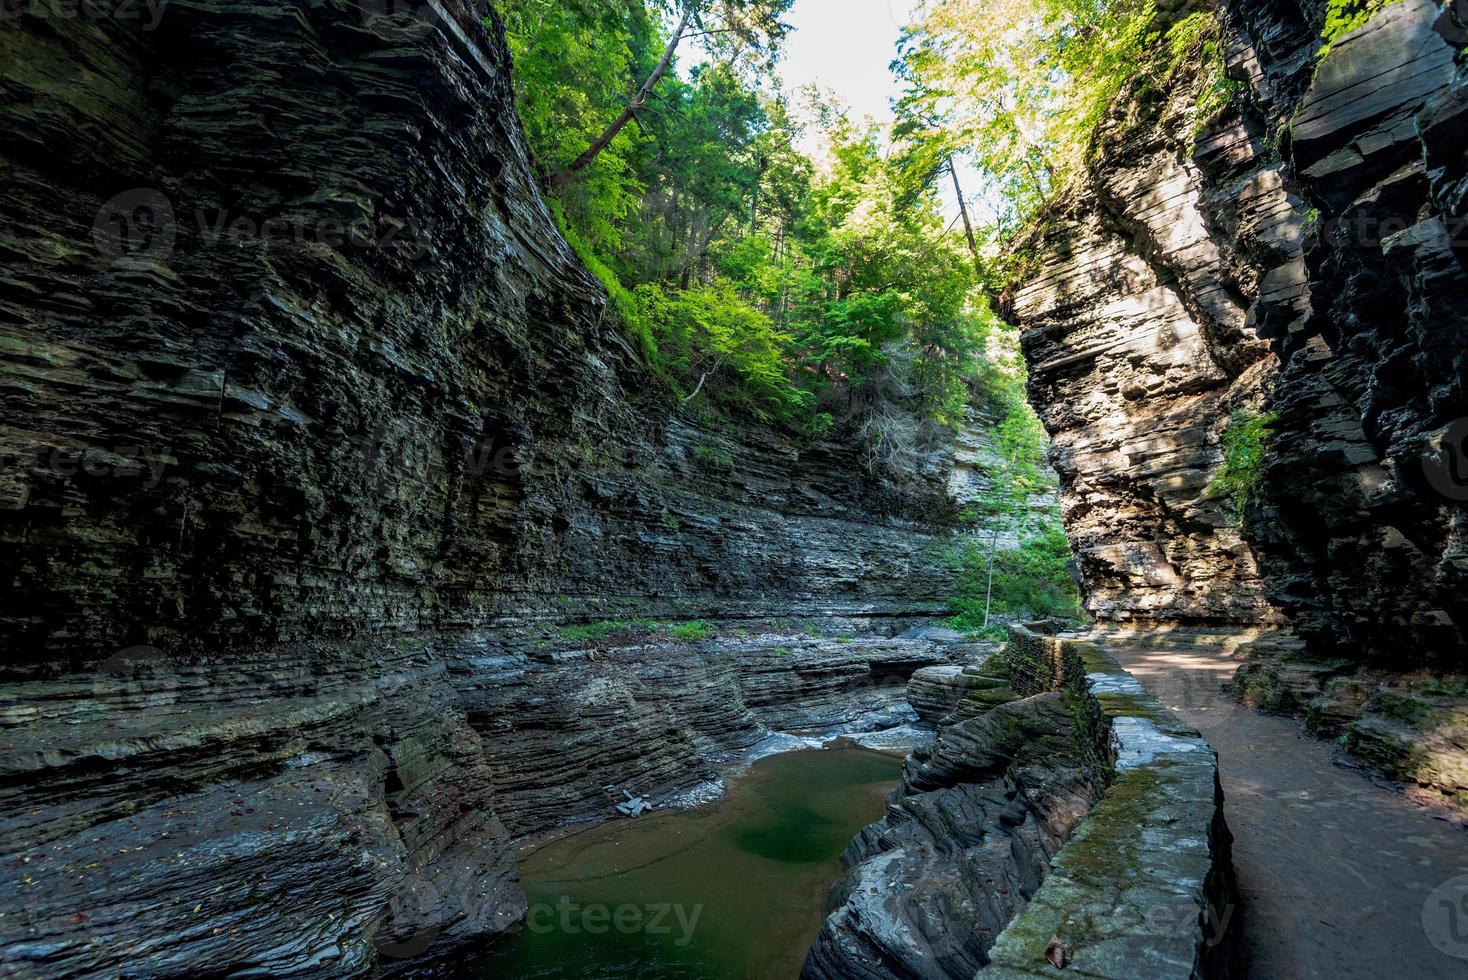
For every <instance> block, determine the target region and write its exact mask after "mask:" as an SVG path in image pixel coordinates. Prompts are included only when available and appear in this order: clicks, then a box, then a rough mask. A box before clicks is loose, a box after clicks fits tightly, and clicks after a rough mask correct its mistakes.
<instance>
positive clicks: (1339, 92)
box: [1012, 0, 1468, 794]
mask: <svg viewBox="0 0 1468 980" xmlns="http://www.w3.org/2000/svg"><path fill="white" fill-rule="evenodd" d="M1175 6H1176V7H1177V8H1178V9H1175V10H1173V11H1172V12H1171V13H1169V14H1165V15H1164V17H1163V22H1167V21H1168V20H1170V19H1175V18H1176V17H1178V16H1181V15H1183V14H1185V13H1187V12H1189V10H1191V9H1208V8H1207V7H1205V6H1203V5H1190V4H1182V5H1175ZM1379 6H1381V5H1379ZM1462 13H1463V10H1462V5H1461V4H1449V5H1447V8H1446V9H1440V8H1439V6H1438V5H1437V4H1436V3H1432V2H1428V0H1401V2H1397V3H1391V4H1386V5H1384V6H1382V9H1380V10H1378V11H1377V12H1376V13H1375V14H1374V15H1373V16H1372V17H1371V18H1370V19H1369V21H1368V22H1366V23H1365V24H1364V25H1363V26H1360V27H1359V28H1358V29H1356V30H1354V31H1352V32H1351V33H1349V34H1347V35H1346V36H1344V37H1341V38H1339V39H1337V40H1335V41H1334V43H1333V44H1331V45H1330V47H1329V49H1328V50H1322V48H1323V43H1324V42H1323V39H1322V36H1321V32H1322V25H1323V22H1324V19H1325V4H1324V3H1321V2H1307V3H1294V2H1283V0H1281V2H1273V0H1232V2H1227V3H1221V4H1219V5H1218V7H1217V8H1216V9H1215V10H1214V14H1215V16H1217V17H1218V18H1219V21H1220V23H1221V25H1222V38H1223V42H1222V49H1223V51H1224V61H1225V62H1226V64H1225V65H1223V66H1214V65H1213V64H1211V63H1209V62H1208V60H1207V58H1206V57H1205V58H1204V59H1203V61H1202V62H1201V63H1189V64H1185V65H1184V66H1183V67H1182V69H1181V70H1180V71H1179V72H1177V73H1175V74H1174V76H1173V77H1172V79H1171V80H1170V82H1169V84H1167V85H1164V86H1163V87H1162V88H1160V89H1159V88H1157V87H1155V86H1148V85H1146V84H1142V85H1139V86H1137V87H1136V89H1135V90H1134V91H1133V92H1132V93H1131V95H1130V96H1129V97H1127V98H1124V99H1123V100H1122V101H1121V102H1120V103H1118V104H1117V105H1116V106H1115V107H1114V111H1113V113H1112V115H1111V118H1110V119H1109V120H1108V121H1107V122H1106V124H1105V125H1104V126H1103V129H1102V132H1101V133H1100V139H1099V144H1098V145H1100V146H1103V147H1105V150H1104V153H1101V154H1099V155H1098V158H1097V159H1096V161H1095V162H1093V163H1092V164H1091V165H1090V167H1089V170H1088V172H1087V173H1086V174H1085V176H1084V179H1082V180H1081V181H1079V182H1078V183H1077V185H1075V186H1073V187H1072V188H1071V189H1070V190H1069V191H1068V192H1067V193H1066V194H1065V195H1064V196H1063V199H1062V200H1060V201H1059V202H1057V204H1056V206H1055V208H1054V209H1053V211H1052V213H1051V214H1049V215H1047V216H1046V218H1045V219H1044V220H1043V221H1042V222H1041V223H1040V225H1038V226H1037V228H1036V230H1035V232H1034V234H1033V236H1032V239H1031V241H1030V242H1028V243H1027V244H1028V245H1029V246H1030V247H1031V248H1032V250H1033V256H1034V260H1035V264H1034V268H1035V272H1034V274H1033V275H1032V276H1031V277H1030V278H1028V279H1027V280H1026V281H1025V282H1024V283H1023V285H1022V288H1020V289H1019V290H1017V292H1016V294H1015V296H1014V301H1013V307H1012V312H1013V315H1014V316H1015V318H1017V319H1018V321H1019V322H1020V323H1021V324H1022V326H1023V328H1024V348H1025V352H1026V355H1027V358H1028V361H1029V364H1030V368H1031V375H1032V381H1031V396H1032V401H1033V402H1034V403H1035V405H1036V407H1037V409H1038V410H1039V411H1040V414H1041V416H1042V417H1043V419H1044V421H1045V424H1046V426H1047V427H1048V429H1049V430H1050V431H1051V432H1052V434H1053V435H1054V438H1055V462H1056V466H1057V469H1058V470H1059V472H1060V474H1061V480H1062V500H1063V507H1064V510H1065V515H1066V520H1067V525H1068V528H1069V532H1070V535H1071V537H1072V540H1073V543H1074V545H1075V547H1076V549H1077V552H1078V557H1079V562H1080V565H1081V569H1082V574H1083V577H1084V579H1085V591H1086V594H1087V601H1088V605H1089V606H1090V608H1091V609H1092V611H1093V612H1094V613H1095V614H1096V615H1097V616H1098V617H1099V618H1100V619H1101V620H1102V621H1103V624H1112V625H1119V624H1160V625H1164V626H1167V627H1175V626H1193V627H1208V628H1218V627H1223V628H1227V629H1233V628H1255V627H1269V628H1273V627H1289V628H1290V630H1291V633H1290V634H1287V635H1288V636H1291V637H1295V638H1297V639H1277V640H1275V641H1273V642H1268V643H1264V644H1260V645H1258V646H1256V647H1255V648H1254V650H1253V652H1254V654H1255V662H1252V663H1251V664H1250V665H1249V666H1247V667H1246V668H1245V670H1244V671H1243V672H1242V673H1241V675H1240V682H1241V683H1240V694H1241V695H1242V696H1244V697H1245V699H1246V700H1249V701H1250V702H1251V703H1258V704H1261V705H1262V706H1265V707H1270V708H1277V709H1281V710H1298V711H1302V712H1304V711H1308V712H1309V713H1310V719H1311V723H1312V725H1314V726H1315V727H1316V728H1317V730H1319V731H1321V732H1323V733H1328V734H1336V733H1341V732H1343V733H1344V734H1345V735H1346V736H1347V739H1346V740H1347V743H1348V744H1350V745H1352V746H1353V747H1355V748H1357V749H1359V750H1361V751H1363V752H1364V753H1365V754H1366V755H1368V756H1369V757H1371V758H1373V759H1374V760H1375V761H1378V762H1380V763H1381V764H1382V765H1383V766H1384V767H1385V768H1386V769H1388V770H1389V771H1391V772H1393V774H1394V775H1398V776H1401V777H1403V778H1406V779H1409V780H1419V781H1421V782H1423V783H1425V784H1428V785H1431V786H1434V787H1436V788H1437V789H1441V790H1444V791H1446V792H1448V793H1450V794H1458V793H1461V792H1462V791H1463V790H1464V789H1468V772H1464V771H1463V767H1462V765H1461V763H1460V762H1459V763H1456V764H1454V763H1451V762H1450V761H1449V760H1451V759H1453V758H1457V759H1459V760H1461V758H1462V757H1463V753H1464V752H1465V750H1468V710H1465V704H1464V701H1463V698H1462V693H1463V690H1464V689H1463V687H1462V684H1461V673H1462V672H1463V671H1464V669H1465V668H1468V641H1465V636H1468V634H1465V630H1464V626H1465V624H1468V606H1465V604H1464V603H1465V599H1468V589H1465V581H1464V575H1465V573H1468V548H1465V546H1468V537H1465V534H1468V508H1465V501H1468V470H1465V469H1464V460H1465V458H1468V443H1465V438H1468V422H1465V418H1468V398H1465V392H1464V384H1465V379H1468V359H1465V349H1468V346H1465V345H1468V331H1465V322H1464V318H1465V311H1468V306H1465V304H1464V300H1465V298H1468V295H1465V292H1464V290H1465V289H1468V268H1465V266H1464V260H1465V257H1468V232H1465V226H1464V207H1465V200H1464V194H1465V187H1468V159H1465V148H1468V147H1465V137H1464V135H1463V129H1464V120H1465V118H1468V117H1465V116H1464V114H1463V110H1464V108H1465V85H1468V82H1465V79H1468V75H1465V69H1464V67H1463V66H1462V64H1461V61H1462V59H1461V58H1459V57H1458V54H1459V51H1460V50H1461V48H1462V47H1463V46H1464V44H1465V43H1468V30H1465V29H1464V27H1463V24H1462V23H1461V15H1462ZM1216 67H1221V68H1222V69H1223V70H1224V71H1225V72H1226V75H1227V78H1228V79H1229V80H1230V81H1229V82H1228V83H1227V84H1230V85H1231V86H1232V93H1231V95H1230V97H1229V101H1228V104H1227V107H1226V108H1224V109H1223V110H1222V111H1221V112H1219V113H1218V114H1216V115H1214V116H1213V117H1212V118H1208V119H1206V120H1204V119H1199V118H1198V112H1197V110H1196V106H1197V105H1198V103H1199V92H1200V86H1202V87H1207V86H1210V85H1212V84H1214V83H1215V81H1218V82H1222V79H1221V78H1218V77H1217V76H1216V75H1215V70H1216ZM1251 419H1254V420H1267V421H1268V422H1269V428H1270V429H1271V430H1272V433H1273V434H1272V437H1270V438H1269V439H1268V442H1267V451H1266V453H1265V454H1264V457H1263V463H1262V465H1261V466H1260V467H1258V469H1257V471H1256V473H1254V474H1253V476H1254V478H1255V479H1256V480H1257V482H1256V484H1255V487H1254V493H1253V496H1252V499H1251V501H1250V502H1249V505H1248V506H1247V507H1246V508H1245V509H1244V511H1243V513H1242V514H1240V513H1237V512H1235V510H1234V509H1233V508H1232V507H1231V506H1230V502H1229V501H1228V500H1227V499H1226V497H1225V493H1224V492H1223V489H1222V488H1221V487H1220V486H1219V485H1218V484H1217V483H1216V480H1217V478H1218V476H1219V474H1220V473H1221V472H1222V471H1223V467H1224V457H1225V452H1226V447H1227V442H1228V440H1227V434H1228V431H1229V428H1230V426H1231V425H1236V424H1244V423H1246V422H1248V421H1249V420H1251ZM1423 668H1426V669H1428V670H1430V671H1431V672H1432V673H1433V676H1434V677H1435V678H1436V679H1435V680H1424V681H1423V683H1422V684H1420V685H1419V684H1417V682H1415V681H1412V680H1411V679H1410V678H1408V679H1406V680H1403V676H1404V675H1406V674H1409V673H1410V672H1412V671H1415V670H1419V669H1423ZM1424 757H1426V758H1427V759H1428V761H1426V762H1424V761H1423V759H1424ZM1433 759H1435V760H1437V761H1431V760H1433Z"/></svg>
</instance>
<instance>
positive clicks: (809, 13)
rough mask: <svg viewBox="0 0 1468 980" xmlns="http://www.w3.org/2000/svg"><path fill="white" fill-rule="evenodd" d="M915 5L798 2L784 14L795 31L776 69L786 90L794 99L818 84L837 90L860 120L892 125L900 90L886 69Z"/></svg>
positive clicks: (899, 1)
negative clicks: (869, 118)
mask: <svg viewBox="0 0 1468 980" xmlns="http://www.w3.org/2000/svg"><path fill="white" fill-rule="evenodd" d="M915 6H917V0H795V5H794V6H793V7H791V8H790V12H789V13H788V14H786V15H785V22H786V23H787V24H790V25H791V26H792V27H793V28H794V29H795V30H794V31H793V32H792V33H791V35H790V36H789V37H787V38H786V39H785V45H784V48H785V51H784V56H783V57H782V58H781V60H780V64H779V66H778V67H777V69H776V71H777V72H778V74H779V75H780V78H781V80H782V81H783V82H784V86H785V91H786V92H789V93H791V94H792V95H793V94H794V93H796V92H798V91H800V89H801V88H802V87H804V86H806V85H808V84H810V83H812V82H815V83H817V84H819V85H820V86H821V87H822V88H829V89H833V90H835V92H836V93H837V94H838V95H840V96H841V98H842V100H843V101H845V102H846V103H847V104H848V105H850V106H851V108H852V110H853V112H852V115H853V116H854V117H855V118H856V119H860V118H861V117H862V116H872V117H874V118H876V119H878V120H883V121H890V120H891V118H892V110H891V107H890V105H889V100H890V99H892V98H893V97H894V96H896V95H898V94H899V89H898V86H897V81H896V79H894V78H893V76H892V73H891V72H890V71H888V70H887V66H888V65H889V64H891V62H892V59H893V58H895V57H896V56H897V39H898V37H899V36H901V33H902V24H903V23H904V22H905V21H906V20H907V18H908V15H909V14H910V13H911V12H912V9H913V8H914V7H915Z"/></svg>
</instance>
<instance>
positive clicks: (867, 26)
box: [776, 0, 978, 218]
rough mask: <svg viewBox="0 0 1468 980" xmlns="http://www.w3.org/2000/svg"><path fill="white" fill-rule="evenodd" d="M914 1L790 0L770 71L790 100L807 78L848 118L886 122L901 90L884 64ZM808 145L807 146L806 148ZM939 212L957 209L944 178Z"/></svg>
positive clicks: (970, 178) (962, 170)
mask: <svg viewBox="0 0 1468 980" xmlns="http://www.w3.org/2000/svg"><path fill="white" fill-rule="evenodd" d="M917 3H918V0H795V5H794V6H793V7H791V8H790V12H789V13H788V14H786V15H785V22H786V23H787V24H789V25H791V27H793V28H794V30H793V31H792V32H791V33H790V34H789V35H788V36H787V37H786V38H785V44H784V48H785V51H784V56H783V57H782V58H781V59H780V63H779V65H778V67H777V68H776V71H777V72H778V73H779V75H780V80H781V81H782V82H783V83H784V88H785V92H786V94H787V95H789V96H791V98H792V99H794V97H795V96H796V95H797V93H799V91H800V90H801V89H802V88H803V87H804V86H806V85H809V84H811V83H812V82H814V83H816V84H818V85H820V86H821V87H822V88H825V89H831V90H832V91H834V92H835V93H836V94H837V95H838V96H840V97H841V100H842V101H843V102H845V103H846V104H847V105H848V106H850V107H851V111H852V118H853V119H854V120H860V119H861V118H862V117H864V116H871V117H873V118H874V119H877V120H880V121H883V122H890V121H891V120H892V107H891V100H892V99H893V98H894V97H896V96H897V95H900V94H901V89H900V87H899V86H898V84H897V79H896V78H895V77H894V76H893V75H892V72H891V70H890V69H889V67H888V66H889V65H891V63H892V60H893V59H894V58H896V57H897V41H898V38H900V37H901V36H902V26H903V24H905V23H907V21H908V20H909V19H910V16H911V14H912V11H913V9H914V8H915V7H916V6H917ZM806 149H807V150H813V149H814V148H813V147H809V146H808V147H806ZM959 176H960V177H961V178H962V179H963V180H964V181H965V182H966V183H967V185H968V186H967V187H966V188H965V190H966V191H967V193H968V195H972V194H973V191H971V190H968V188H969V187H977V186H978V178H977V175H976V174H974V173H972V171H971V170H970V168H968V167H966V166H962V165H960V167H959ZM938 189H939V194H940V196H941V198H942V202H943V211H944V213H945V214H946V215H947V216H948V217H949V218H953V217H955V216H956V215H957V214H958V205H957V201H956V199H955V198H954V196H953V190H952V188H951V187H950V186H949V184H948V182H947V181H946V180H945V181H943V182H942V183H940V184H939V186H938Z"/></svg>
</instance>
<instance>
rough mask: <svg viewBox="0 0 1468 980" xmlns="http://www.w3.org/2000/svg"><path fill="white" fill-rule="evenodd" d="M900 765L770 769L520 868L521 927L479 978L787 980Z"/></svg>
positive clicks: (611, 827) (860, 758)
mask: <svg viewBox="0 0 1468 980" xmlns="http://www.w3.org/2000/svg"><path fill="white" fill-rule="evenodd" d="M901 771H902V760H901V758H900V757H898V756H896V755H888V754H883V753H879V752H874V751H870V750H867V749H860V748H837V749H827V750H822V751H807V752H792V753H787V754H784V755H777V756H771V757H769V758H766V759H762V760H760V761H759V762H757V763H755V764H754V765H753V766H752V767H750V769H749V770H748V771H747V772H746V773H743V774H741V775H740V776H738V777H736V778H732V779H731V780H730V781H729V786H728V793H727V796H726V797H725V799H724V800H723V801H722V802H720V803H718V804H717V805H714V806H710V807H705V808H702V809H699V810H692V811H671V810H670V811H664V812H655V813H653V814H651V815H649V816H646V817H642V818H641V819H638V820H619V821H615V822H613V823H610V824H606V825H603V826H601V827H598V828H596V829H594V830H590V831H587V832H585V833H582V834H578V835H576V836H573V837H568V838H563V839H561V840H558V841H555V842H553V843H550V844H547V845H545V846H543V847H541V848H539V849H537V850H535V851H533V852H531V853H529V854H528V855H525V856H523V857H522V861H521V868H520V872H521V878H522V880H523V883H524V886H525V892H526V896H527V898H528V901H529V913H528V915H527V917H526V921H525V925H524V927H523V928H522V929H521V930H520V931H519V932H518V933H516V934H515V935H514V936H512V937H510V938H509V939H507V940H506V941H505V942H504V943H502V944H500V945H499V946H497V947H496V948H495V949H493V950H491V951H490V952H489V953H488V954H487V955H485V956H483V957H481V958H480V959H479V960H478V961H477V962H476V964H475V972H476V975H477V976H481V977H495V978H504V980H521V978H527V980H528V978H537V980H549V978H563V977H564V978H588V980H593V978H606V980H614V978H615V980H622V978H625V977H631V976H636V977H668V978H673V977H676V978H700V980H726V978H741V980H742V978H760V980H765V978H770V980H778V978H793V977H796V976H798V975H799V973H800V968H801V965H802V963H804V961H805V955H806V950H807V948H808V947H809V945H810V943H811V940H812V939H813V938H814V937H815V935H816V933H817V932H818V931H819V929H820V927H821V923H822V921H823V920H824V918H825V915H826V895H827V891H828V890H829V888H830V885H831V883H832V882H833V881H835V880H836V879H837V878H838V877H839V876H840V875H841V872H842V868H841V862H840V855H841V852H842V851H843V850H845V848H846V845H847V844H848V843H849V842H850V840H851V838H852V837H853V836H854V835H855V834H856V832H857V831H858V830H860V829H861V828H862V827H863V826H865V825H866V824H868V823H870V822H872V821H873V820H876V819H878V818H880V817H881V816H882V814H883V812H884V807H883V799H884V798H885V796H886V794H887V792H888V791H889V790H891V789H892V788H893V787H894V786H896V785H897V783H898V781H899V778H900V774H901Z"/></svg>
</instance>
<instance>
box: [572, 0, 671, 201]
mask: <svg viewBox="0 0 1468 980" xmlns="http://www.w3.org/2000/svg"><path fill="white" fill-rule="evenodd" d="M692 15H693V12H692V11H691V10H685V11H683V17H682V18H681V19H680V20H679V21H678V26H677V27H676V28H675V29H674V30H673V37H672V39H671V40H669V41H668V46H667V47H666V48H664V49H663V56H662V58H661V59H659V60H658V66H657V67H656V68H654V69H653V70H652V74H651V75H649V76H647V81H645V82H643V83H642V88H640V89H638V90H637V94H636V95H634V96H633V97H632V101H631V102H629V103H627V107H626V108H625V109H623V110H622V113H621V115H619V116H617V118H616V119H615V120H613V121H612V124H611V125H610V126H608V127H607V129H606V132H604V133H602V134H601V135H600V136H598V137H597V138H596V141H595V142H594V143H592V144H591V145H590V146H588V147H587V148H586V152H585V153H582V154H581V155H580V156H579V157H577V158H576V159H575V160H572V161H571V164H570V166H568V167H565V168H563V169H561V170H557V171H556V172H555V173H553V174H551V186H552V187H554V188H556V189H557V190H559V189H561V188H563V187H565V186H566V185H567V184H569V183H570V182H571V178H573V177H575V176H576V175H577V174H578V173H580V172H581V171H583V170H585V169H586V168H587V167H589V166H591V163H592V161H593V160H595V159H596V158H597V157H599V156H600V155H601V151H602V150H605V149H606V148H607V147H608V146H610V145H611V142H612V140H614V139H616V138H617V134H618V133H620V132H621V131H622V128H623V127H624V126H626V125H627V124H628V123H629V122H631V121H632V117H633V116H634V115H636V113H637V111H638V110H639V109H641V108H642V107H643V105H644V104H645V103H646V102H647V97H648V96H649V95H651V94H652V89H653V86H654V85H656V84H657V83H658V81H659V80H660V79H661V78H662V77H663V75H664V74H666V73H667V70H668V66H669V65H671V64H672V63H673V53H674V52H675V51H677V50H678V42H680V41H682V40H683V32H684V31H685V30H687V29H688V20H689V18H690V17H692Z"/></svg>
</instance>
